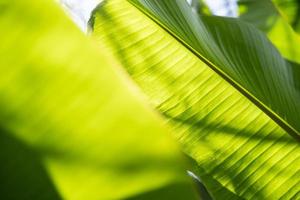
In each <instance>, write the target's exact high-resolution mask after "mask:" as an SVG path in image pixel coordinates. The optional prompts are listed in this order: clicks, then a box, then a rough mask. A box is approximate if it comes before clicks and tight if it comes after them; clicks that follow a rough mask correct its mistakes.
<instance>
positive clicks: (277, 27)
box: [238, 0, 300, 63]
mask: <svg viewBox="0 0 300 200" xmlns="http://www.w3.org/2000/svg"><path fill="white" fill-rule="evenodd" d="M238 3H239V10H240V16H239V19H241V20H243V21H246V22H248V23H251V24H253V25H254V26H255V27H257V28H258V29H260V30H261V31H263V32H265V33H266V34H267V36H268V38H269V39H270V40H271V42H272V43H273V44H274V45H275V46H276V47H277V48H278V50H279V51H280V53H281V54H282V55H283V57H285V58H286V59H288V60H291V61H293V62H297V63H300V48H299V46H300V37H299V35H298V34H297V33H295V31H294V30H293V29H292V27H291V26H290V25H289V24H288V23H287V21H286V20H285V19H284V18H283V17H282V16H281V14H280V12H279V11H278V10H277V8H276V7H275V6H274V4H273V3H272V2H271V1H270V0H240V1H239V2H238Z"/></svg>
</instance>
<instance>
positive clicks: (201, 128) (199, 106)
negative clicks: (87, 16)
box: [91, 0, 300, 200]
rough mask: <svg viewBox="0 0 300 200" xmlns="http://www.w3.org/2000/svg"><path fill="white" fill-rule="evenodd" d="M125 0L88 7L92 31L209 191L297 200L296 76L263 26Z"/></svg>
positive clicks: (180, 4)
mask: <svg viewBox="0 0 300 200" xmlns="http://www.w3.org/2000/svg"><path fill="white" fill-rule="evenodd" d="M129 2H131V3H133V4H130V3H128V2H127V1H122V0H111V1H107V3H106V4H104V5H103V6H101V7H98V8H97V9H96V10H95V12H94V14H93V17H92V19H91V25H92V28H93V33H92V35H93V38H94V39H95V41H96V42H97V43H98V44H101V45H103V44H104V45H106V46H107V47H108V48H110V51H112V52H114V54H115V57H116V58H117V59H118V60H119V61H120V62H121V63H122V64H123V66H124V67H125V68H126V70H127V71H128V73H129V74H130V75H131V76H132V78H133V79H134V80H135V81H136V82H137V83H138V85H140V86H141V88H142V89H143V91H144V92H145V93H146V94H147V95H148V98H149V100H150V101H151V102H152V105H153V106H154V107H156V108H157V109H158V110H159V111H160V113H161V114H162V115H163V116H164V117H165V118H166V119H167V120H168V121H169V123H170V124H171V125H172V126H173V128H174V130H175V131H174V133H173V134H174V135H175V137H177V139H178V140H179V141H180V143H181V144H182V147H183V149H184V151H185V152H186V153H187V154H188V155H189V156H191V157H192V158H194V159H195V160H196V161H197V162H198V165H199V167H198V171H197V172H196V173H197V174H198V175H199V176H200V178H201V180H202V181H203V183H204V184H205V186H206V187H207V188H208V191H209V192H210V194H211V195H212V196H213V197H214V198H216V199H222V200H223V199H241V198H242V199H243V198H245V199H279V198H282V199H291V198H296V199H297V195H298V191H299V189H300V185H299V181H298V180H299V177H300V174H299V170H298V169H299V165H300V157H299V155H300V148H299V143H298V141H297V139H296V138H299V135H298V134H299V123H298V122H299V119H300V118H299V109H300V107H299V103H298V102H299V90H298V89H297V88H298V87H297V83H298V78H299V77H298V78H297V76H294V75H295V73H294V72H291V71H292V70H291V67H290V65H289V64H288V63H287V62H286V61H285V60H284V59H283V58H282V57H281V55H280V54H279V52H278V51H277V50H276V49H275V48H274V47H273V45H272V44H271V43H270V42H269V41H268V40H267V39H266V37H265V36H264V34H262V33H261V32H259V31H257V30H256V29H255V28H254V27H253V26H251V25H248V24H246V23H243V22H240V21H239V20H236V19H228V18H226V19H225V18H220V17H199V16H196V15H195V13H194V12H192V11H191V8H190V7H189V6H188V5H187V4H186V2H184V1H180V0H178V1H171V0H164V1H161V0H151V1H150V0H149V1H148V0H140V1H138V0H132V1H129ZM137 8H139V9H137ZM141 11H142V12H141ZM270 112H271V113H270ZM279 116H280V117H279ZM282 123H284V124H282ZM290 128H291V129H292V130H291V129H290ZM287 133H289V134H291V135H293V136H294V137H295V138H293V137H291V136H290V135H289V134H287Z"/></svg>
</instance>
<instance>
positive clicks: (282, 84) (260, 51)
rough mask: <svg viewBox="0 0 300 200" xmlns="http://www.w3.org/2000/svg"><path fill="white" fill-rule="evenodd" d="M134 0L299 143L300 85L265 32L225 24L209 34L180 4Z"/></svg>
mask: <svg viewBox="0 0 300 200" xmlns="http://www.w3.org/2000/svg"><path fill="white" fill-rule="evenodd" d="M130 2H132V3H134V5H136V6H137V7H138V8H140V9H141V10H142V11H143V12H146V13H147V14H148V15H150V16H151V17H152V19H155V21H156V22H157V23H159V24H160V25H161V26H163V27H164V28H166V29H167V30H168V31H170V32H171V34H172V35H173V36H174V37H176V38H177V39H179V40H180V41H181V42H183V43H184V44H185V45H186V46H187V47H188V48H189V49H190V50H191V51H193V53H195V54H196V55H197V56H199V58H200V59H202V60H203V61H204V62H206V63H207V64H208V66H210V67H211V68H212V69H213V70H215V71H216V72H217V73H218V74H219V75H221V76H222V77H223V78H225V79H226V80H227V81H229V82H230V83H231V84H232V85H233V86H234V87H235V88H236V89H238V90H239V91H240V92H241V93H243V94H244V95H246V96H247V98H249V99H250V100H251V101H252V102H253V103H255V104H256V105H257V106H258V107H260V109H262V110H263V111H264V112H265V113H267V114H268V115H269V116H270V117H271V118H272V119H273V120H275V121H276V122H277V123H278V124H279V125H280V126H281V127H282V128H284V129H285V130H286V131H287V132H288V133H290V134H291V135H293V136H294V137H295V138H297V139H298V140H300V124H299V120H300V104H299V103H298V102H300V92H299V90H297V89H296V87H295V85H296V82H298V81H299V80H296V81H294V80H293V79H291V77H293V74H292V72H291V71H290V70H289V69H288V68H289V66H287V64H286V62H285V60H284V59H283V58H282V57H281V55H280V54H279V53H278V51H277V50H276V49H275V48H274V47H273V45H272V44H271V43H270V42H269V41H268V40H267V39H266V38H265V36H264V35H263V34H262V33H260V32H258V31H256V29H254V28H251V26H250V27H249V26H248V25H247V24H243V23H239V24H235V26H232V24H231V25H230V26H229V25H228V23H223V22H222V21H219V23H218V26H214V27H212V28H213V30H209V29H208V27H206V26H205V20H204V19H203V18H200V17H199V16H197V15H196V13H194V12H192V10H191V8H190V7H189V6H188V4H187V3H186V2H185V1H181V0H178V1H171V0H164V1H156V0H154V1H148V0H130ZM174 2H176V3H174ZM211 31H215V34H214V32H211ZM212 35H215V36H216V35H218V36H217V37H213V36H212ZM228 44H230V45H228ZM240 49H243V51H240ZM249 60H250V62H249ZM246 61H247V62H246Z"/></svg>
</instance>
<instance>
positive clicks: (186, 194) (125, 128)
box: [0, 0, 195, 200]
mask: <svg viewBox="0 0 300 200" xmlns="http://www.w3.org/2000/svg"><path fill="white" fill-rule="evenodd" d="M0 27H1V31H0V41H1V45H0V66H1V67H0V96H1V98H0V109H1V110H0V161H1V167H0V185H1V189H0V193H1V199H5V200H11V199H14V200H15V199H22V200H23V199H24V200H25V199H28V200H29V199H30V200H31V199H51V200H54V199H72V200H75V199H84V200H86V199H89V200H92V199H125V198H133V197H136V196H141V197H143V198H145V199H147V198H148V199H153V198H155V196H157V195H162V196H163V197H164V198H166V199H183V198H187V199H193V198H194V197H195V196H194V192H193V187H192V186H191V184H190V182H189V180H188V179H187V178H188V177H187V176H186V172H185V170H183V167H182V161H183V159H182V158H181V156H180V154H179V151H178V149H177V147H176V145H175V144H174V143H173V141H172V139H170V137H171V136H170V135H169V131H168V128H166V127H164V125H163V123H162V122H161V120H160V119H159V117H158V116H157V115H156V114H154V113H153V112H152V111H151V110H150V109H149V108H147V106H145V102H144V101H143V96H141V95H140V92H139V91H137V89H136V86H135V85H134V84H133V83H132V82H131V81H130V80H129V79H128V77H127V76H126V75H125V73H124V72H123V70H122V68H121V67H119V66H118V65H117V64H116V62H115V61H114V60H111V59H109V55H108V56H107V55H106V50H105V48H101V47H100V48H98V47H95V45H93V44H92V43H91V42H90V41H89V39H87V38H86V37H85V36H84V35H83V34H82V33H81V31H80V30H79V29H77V27H76V26H75V25H74V24H73V23H72V22H71V20H69V19H68V17H66V16H65V15H64V14H63V11H62V10H60V9H59V7H58V5H56V4H55V3H54V2H52V1H50V0H43V1H34V0H31V1H30V0H22V1H20V0H4V1H1V2H0ZM155 199H156V198H155Z"/></svg>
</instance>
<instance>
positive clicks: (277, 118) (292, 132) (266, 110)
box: [127, 0, 300, 142]
mask: <svg viewBox="0 0 300 200" xmlns="http://www.w3.org/2000/svg"><path fill="white" fill-rule="evenodd" d="M127 1H128V2H129V3H130V4H132V5H133V6H134V7H136V8H137V9H138V10H140V11H141V12H142V13H143V14H145V15H146V16H147V17H149V18H150V19H151V20H153V21H154V22H155V23H156V24H157V25H159V26H160V27H161V28H162V29H164V30H165V31H166V32H168V33H169V34H170V35H171V36H172V37H173V38H174V39H176V40H177V41H178V42H179V43H181V44H182V45H183V46H185V47H186V48H187V49H188V50H190V51H191V52H192V53H193V54H194V55H195V56H196V57H198V58H199V59H200V60H201V61H202V62H204V63H205V64H206V65H207V66H208V67H209V68H211V69H212V70H213V71H214V72H216V73H217V74H218V75H219V76H221V77H222V78H223V79H224V80H225V81H227V82H228V83H229V84H230V85H231V86H233V87H234V88H235V89H237V90H238V91H239V92H240V93H241V94H242V95H244V96H245V97H246V98H247V99H248V100H249V101H251V102H252V103H253V104H254V105H256V106H257V107H258V108H259V109H260V110H261V111H262V112H264V113H265V114H266V115H268V116H269V117H270V118H271V119H272V120H273V121H275V122H276V124H278V125H279V126H280V127H281V128H282V129H284V130H285V131H286V132H287V133H288V134H289V135H291V136H292V137H293V138H294V139H296V140H297V141H298V142H300V133H299V132H298V131H297V130H296V129H294V128H293V127H292V126H291V125H290V124H289V123H288V122H286V121H285V120H284V119H282V118H281V117H280V116H279V115H278V114H277V113H275V112H274V111H273V110H271V109H270V108H269V107H268V106H266V105H265V104H264V103H263V102H261V101H260V100H259V99H257V98H256V97H255V96H254V95H252V94H251V93H250V92H249V91H248V90H246V89H245V88H244V87H243V86H242V85H241V84H239V83H238V82H237V81H235V80H234V79H232V78H231V77H230V76H228V75H227V74H226V73H225V72H224V71H223V70H221V69H219V68H218V67H217V66H216V65H214V64H213V63H212V62H211V61H209V60H208V59H207V58H205V57H204V56H202V55H201V54H200V53H199V52H198V51H197V50H195V49H194V48H193V47H192V46H190V45H189V44H188V43H187V42H185V41H184V40H183V39H181V38H180V37H179V36H177V35H176V33H174V31H172V30H171V29H169V28H168V27H167V26H166V25H164V24H163V23H162V22H160V21H159V20H158V19H156V18H155V17H154V16H152V15H151V14H150V13H149V12H148V11H147V10H145V9H144V8H143V7H142V6H140V5H139V4H137V3H135V2H134V1H132V0H127Z"/></svg>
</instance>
